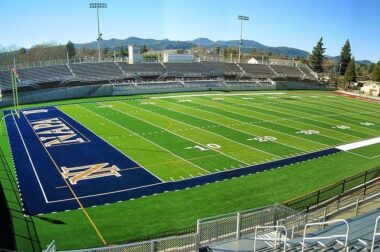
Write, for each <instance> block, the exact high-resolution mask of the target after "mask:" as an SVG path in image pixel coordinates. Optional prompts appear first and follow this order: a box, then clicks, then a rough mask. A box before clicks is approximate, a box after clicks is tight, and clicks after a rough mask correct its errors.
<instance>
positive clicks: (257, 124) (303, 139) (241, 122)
mask: <svg viewBox="0 0 380 252" xmlns="http://www.w3.org/2000/svg"><path fill="white" fill-rule="evenodd" d="M194 104H195V105H198V106H200V107H207V106H205V105H200V104H199V103H194ZM178 105H179V104H178ZM179 106H182V107H184V108H187V107H186V106H184V105H182V104H181V105H179ZM190 108H192V109H196V110H200V111H202V112H206V113H210V114H214V115H217V116H222V115H221V114H218V113H215V112H211V111H209V110H202V109H200V108H195V107H190ZM230 113H235V112H230ZM236 114H237V115H241V114H239V113H236ZM251 118H252V117H251ZM228 119H229V120H233V121H236V122H239V124H242V125H250V126H252V127H258V128H261V129H263V130H267V131H272V132H276V133H277V134H281V135H284V136H289V137H292V138H297V139H300V140H302V141H307V142H311V143H315V144H318V145H324V146H329V145H327V144H323V143H319V142H315V141H313V140H309V139H306V138H302V137H298V136H295V135H290V134H287V133H284V132H281V131H278V130H274V129H270V128H266V127H263V126H260V125H259V123H252V124H251V123H247V122H243V121H240V120H237V119H234V118H231V117H228ZM255 119H256V118H255ZM259 120H260V121H261V122H276V121H279V120H262V119H259ZM285 120H288V119H282V120H281V121H285Z"/></svg>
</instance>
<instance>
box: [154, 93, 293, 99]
mask: <svg viewBox="0 0 380 252" xmlns="http://www.w3.org/2000/svg"><path fill="white" fill-rule="evenodd" d="M284 94H286V93H283V92H276V93H244V94H241V93H238V94H192V95H173V96H170V95H168V96H154V97H150V98H151V99H165V98H181V97H197V96H241V95H243V96H247V95H284Z"/></svg>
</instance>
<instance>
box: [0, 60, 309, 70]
mask: <svg viewBox="0 0 380 252" xmlns="http://www.w3.org/2000/svg"><path fill="white" fill-rule="evenodd" d="M203 61H207V60H203ZM99 62H128V60H127V58H125V57H116V58H113V57H107V58H102V59H101V60H100V61H99V59H98V57H88V56H85V57H80V58H74V59H53V60H40V61H34V62H25V63H16V68H17V69H21V68H32V67H44V66H54V65H65V64H77V63H99ZM193 62H196V60H194V61H193ZM213 62H215V61H213ZM217 62H221V63H237V62H235V61H229V60H228V59H224V60H221V61H217ZM141 63H161V61H158V60H150V59H143V60H142V62H141ZM242 63H243V62H242ZM245 63H247V62H245ZM258 64H261V65H279V66H296V67H306V68H308V69H309V70H310V71H311V69H310V68H309V67H308V66H307V65H306V64H303V63H286V62H269V61H264V62H258ZM13 67H14V65H13V64H12V65H2V66H0V71H3V70H10V69H11V68H13ZM311 72H312V71H311Z"/></svg>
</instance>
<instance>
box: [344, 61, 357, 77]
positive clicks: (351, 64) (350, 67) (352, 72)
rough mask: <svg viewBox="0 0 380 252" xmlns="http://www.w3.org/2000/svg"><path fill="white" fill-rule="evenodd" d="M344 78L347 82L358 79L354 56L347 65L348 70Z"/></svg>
mask: <svg viewBox="0 0 380 252" xmlns="http://www.w3.org/2000/svg"><path fill="white" fill-rule="evenodd" d="M344 80H345V81H346V82H347V83H350V82H355V81H356V66H355V57H352V59H351V60H350V62H349V63H348V65H347V68H346V72H345V73H344Z"/></svg>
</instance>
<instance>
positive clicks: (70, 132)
mask: <svg viewBox="0 0 380 252" xmlns="http://www.w3.org/2000/svg"><path fill="white" fill-rule="evenodd" d="M5 113H6V114H9V113H10V111H6V112H5ZM6 125H7V129H8V134H9V138H10V143H11V149H12V154H13V158H14V163H15V166H16V173H17V178H18V183H19V187H20V193H21V196H22V199H23V203H24V208H25V213H27V214H30V215H34V214H40V213H50V212H54V211H63V210H67V209H77V208H78V207H79V203H78V201H80V203H81V204H82V205H83V206H84V207H89V206H93V205H102V204H105V203H112V202H117V201H120V200H128V199H131V198H138V197H141V196H148V195H152V194H155V193H162V192H165V191H173V190H181V189H185V188H189V187H194V186H198V185H204V184H207V183H212V182H215V181H220V180H224V179H230V178H233V177H238V176H243V175H248V174H252V173H256V172H261V171H265V170H269V169H275V168H278V167H281V166H284V165H291V164H295V163H298V162H302V161H307V160H310V159H314V158H318V157H322V156H326V155H329V154H334V153H337V152H340V150H339V149H335V148H331V149H327V150H323V151H318V152H314V153H309V154H304V155H300V156H297V157H291V158H286V159H282V160H278V161H273V162H269V163H265V164H260V165H254V166H250V167H245V168H239V169H234V170H229V171H223V172H219V173H213V174H209V175H205V176H201V177H195V178H190V179H185V180H180V181H174V182H165V183H163V182H162V181H161V180H159V179H158V178H157V177H155V176H154V175H152V174H151V173H149V172H148V171H147V170H145V169H144V168H142V167H140V166H139V165H138V164H137V163H135V162H134V161H133V160H131V159H130V158H128V157H127V156H125V155H124V154H122V153H121V152H119V151H118V150H117V149H115V148H114V147H112V146H111V145H109V144H108V143H106V142H105V141H103V140H102V139H101V138H99V137H98V136H97V135H95V134H94V133H92V132H91V131H90V130H88V129H86V128H85V127H84V126H82V125H81V124H79V123H78V122H76V121H75V120H73V119H72V118H70V117H69V116H67V115H66V114H64V113H63V112H61V111H60V110H58V109H57V108H55V107H46V108H42V109H31V110H24V111H23V113H21V114H20V118H17V117H16V116H12V115H10V116H8V117H6Z"/></svg>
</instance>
